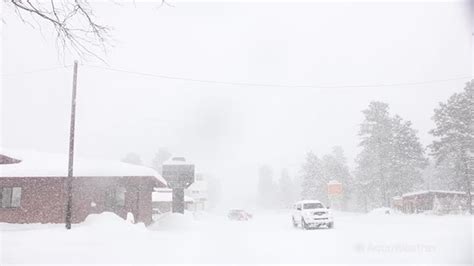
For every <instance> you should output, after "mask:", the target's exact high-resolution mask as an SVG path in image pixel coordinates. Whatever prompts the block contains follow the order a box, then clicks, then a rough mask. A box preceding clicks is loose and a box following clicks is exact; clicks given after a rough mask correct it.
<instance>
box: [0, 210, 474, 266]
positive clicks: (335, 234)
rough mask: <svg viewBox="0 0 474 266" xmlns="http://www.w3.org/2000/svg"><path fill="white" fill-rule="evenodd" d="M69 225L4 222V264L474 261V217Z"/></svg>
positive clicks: (275, 217)
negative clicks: (301, 225)
mask: <svg viewBox="0 0 474 266" xmlns="http://www.w3.org/2000/svg"><path fill="white" fill-rule="evenodd" d="M89 218H90V219H87V221H86V222H85V223H83V224H81V225H75V226H74V227H73V230H70V231H66V230H64V229H63V228H64V227H63V225H11V224H0V230H1V231H0V248H1V249H0V250H1V253H0V256H1V257H0V262H1V263H0V264H2V265H4V264H17V263H29V264H53V263H74V264H82V263H113V264H117V263H126V264H135V265H136V264H143V263H155V264H156V263H239V264H243V263H287V264H296V263H346V264H372V265H376V264H382V263H383V264H388V263H394V264H406V263H410V264H413V263H419V264H421V263H423V264H433V263H436V264H445V265H455V264H465V265H472V262H473V257H472V253H473V243H472V240H473V239H472V237H473V236H472V232H473V220H472V218H471V217H469V216H428V215H375V214H371V215H362V214H348V213H335V229H332V230H329V229H318V230H309V231H304V230H301V229H295V228H293V227H292V225H291V222H290V214H289V213H286V212H278V213H277V212H273V213H260V214H259V213H254V219H252V220H251V221H247V222H237V221H228V220H227V219H226V218H225V215H211V214H205V213H200V214H199V215H193V214H190V213H187V214H186V215H185V216H180V215H177V214H172V215H168V216H167V217H163V218H162V219H163V220H161V221H160V222H157V223H156V224H154V225H152V226H150V227H148V228H145V227H144V226H143V225H142V224H138V225H131V224H129V223H127V222H125V221H122V220H119V219H118V218H117V217H115V216H114V215H113V214H106V215H105V216H104V215H99V216H93V217H89Z"/></svg>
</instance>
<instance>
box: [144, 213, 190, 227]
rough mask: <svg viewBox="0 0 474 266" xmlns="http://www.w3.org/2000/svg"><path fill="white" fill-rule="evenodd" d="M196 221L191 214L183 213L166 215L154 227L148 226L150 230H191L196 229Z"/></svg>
mask: <svg viewBox="0 0 474 266" xmlns="http://www.w3.org/2000/svg"><path fill="white" fill-rule="evenodd" d="M194 226H195V219H194V217H193V214H192V213H190V212H185V213H184V214H181V213H165V214H163V215H162V216H161V217H160V218H158V219H157V220H156V221H155V222H154V223H153V224H152V225H150V226H148V229H150V230H163V231H170V230H171V231H175V230H189V229H192V228H194Z"/></svg>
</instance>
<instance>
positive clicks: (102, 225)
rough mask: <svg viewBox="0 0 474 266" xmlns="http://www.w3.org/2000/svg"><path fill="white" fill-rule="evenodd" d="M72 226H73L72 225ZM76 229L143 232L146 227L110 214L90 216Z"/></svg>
mask: <svg viewBox="0 0 474 266" xmlns="http://www.w3.org/2000/svg"><path fill="white" fill-rule="evenodd" d="M73 226H74V225H73ZM77 229H82V230H88V231H90V230H91V229H92V230H94V231H97V232H109V233H110V232H143V231H145V230H146V227H145V225H144V224H143V223H137V224H133V223H131V222H130V221H127V220H124V219H123V218H122V217H120V216H118V215H117V214H115V213H112V212H103V213H100V214H90V215H89V216H87V218H86V220H85V221H84V222H83V223H81V224H79V225H77Z"/></svg>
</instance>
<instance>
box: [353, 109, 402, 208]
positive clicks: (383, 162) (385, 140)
mask: <svg viewBox="0 0 474 266" xmlns="http://www.w3.org/2000/svg"><path fill="white" fill-rule="evenodd" d="M362 113H363V114H364V116H365V120H364V122H363V123H362V124H361V127H360V131H359V137H360V138H361V142H360V143H359V146H361V147H362V151H361V153H360V154H359V155H358V158H357V163H358V166H357V172H358V176H359V182H360V183H361V184H362V185H363V186H364V187H365V189H364V190H365V192H369V193H370V195H373V196H375V195H377V196H376V197H378V199H376V198H375V199H372V200H376V201H377V202H375V203H376V204H382V205H384V206H388V205H389V202H388V200H389V198H388V197H389V195H388V182H387V180H388V178H389V177H388V176H387V173H388V168H389V165H390V148H391V141H392V139H393V135H392V128H391V124H392V123H391V119H390V115H389V111H388V104H386V103H382V102H371V103H370V104H369V108H368V109H366V110H364V111H362ZM364 194H366V195H368V194H367V193H364Z"/></svg>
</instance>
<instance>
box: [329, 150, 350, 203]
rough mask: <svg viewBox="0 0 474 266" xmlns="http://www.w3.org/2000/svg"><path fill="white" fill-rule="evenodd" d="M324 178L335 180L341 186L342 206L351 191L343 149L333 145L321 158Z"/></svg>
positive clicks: (346, 201)
mask: <svg viewBox="0 0 474 266" xmlns="http://www.w3.org/2000/svg"><path fill="white" fill-rule="evenodd" d="M322 164H323V175H324V180H325V181H326V182H329V181H331V180H337V181H339V182H341V183H342V186H343V199H342V202H343V205H344V208H345V207H346V205H347V203H348V199H349V197H350V194H351V193H352V186H353V185H352V182H351V181H352V180H351V176H350V173H349V167H348V166H347V159H346V157H345V156H344V150H343V149H342V148H341V147H339V146H336V147H333V150H332V153H330V154H326V155H324V156H323V158H322Z"/></svg>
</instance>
